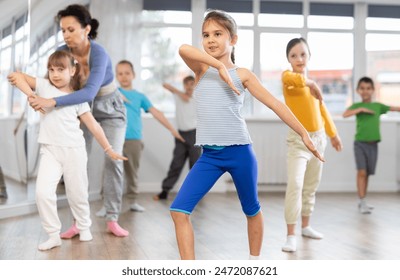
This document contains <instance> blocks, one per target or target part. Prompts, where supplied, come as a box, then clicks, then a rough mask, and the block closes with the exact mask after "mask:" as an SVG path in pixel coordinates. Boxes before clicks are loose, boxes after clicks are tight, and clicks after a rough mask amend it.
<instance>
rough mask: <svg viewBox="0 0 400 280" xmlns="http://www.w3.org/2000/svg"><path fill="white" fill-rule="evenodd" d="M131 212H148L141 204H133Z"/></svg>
mask: <svg viewBox="0 0 400 280" xmlns="http://www.w3.org/2000/svg"><path fill="white" fill-rule="evenodd" d="M130 208H131V211H136V212H143V211H144V210H146V209H145V208H144V207H143V206H141V205H140V204H137V203H136V202H135V203H132V204H131V207H130Z"/></svg>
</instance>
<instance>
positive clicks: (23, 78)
mask: <svg viewBox="0 0 400 280" xmlns="http://www.w3.org/2000/svg"><path fill="white" fill-rule="evenodd" d="M7 79H8V81H9V82H10V84H11V85H13V86H16V87H17V88H19V90H20V91H22V93H24V94H25V95H26V96H27V97H28V98H30V97H32V98H34V97H36V95H35V93H34V92H33V90H34V89H35V88H36V78H34V77H32V76H29V75H27V74H25V73H21V72H12V73H11V74H9V75H8V76H7ZM39 111H40V112H41V113H43V114H45V113H46V112H45V110H44V109H39Z"/></svg>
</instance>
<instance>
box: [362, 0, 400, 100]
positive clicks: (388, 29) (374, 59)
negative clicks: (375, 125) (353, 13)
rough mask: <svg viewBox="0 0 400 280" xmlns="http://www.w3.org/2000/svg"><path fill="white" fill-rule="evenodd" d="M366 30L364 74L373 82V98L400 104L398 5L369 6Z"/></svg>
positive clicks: (399, 8)
mask: <svg viewBox="0 0 400 280" xmlns="http://www.w3.org/2000/svg"><path fill="white" fill-rule="evenodd" d="M384 15H386V16H387V17H383V16H384ZM366 29H367V33H366V37H365V42H366V43H365V46H366V52H367V55H366V57H367V75H368V76H370V77H371V78H372V79H373V80H374V82H375V98H376V100H377V101H379V102H382V103H385V104H388V105H392V106H400V6H379V5H371V6H369V8H368V18H367V19H366Z"/></svg>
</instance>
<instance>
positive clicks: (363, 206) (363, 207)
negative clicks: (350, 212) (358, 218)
mask: <svg viewBox="0 0 400 280" xmlns="http://www.w3.org/2000/svg"><path fill="white" fill-rule="evenodd" d="M358 209H359V210H360V213H361V214H371V210H372V208H370V207H369V206H368V205H367V204H366V203H360V204H358Z"/></svg>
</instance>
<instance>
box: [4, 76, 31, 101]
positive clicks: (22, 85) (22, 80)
mask: <svg viewBox="0 0 400 280" xmlns="http://www.w3.org/2000/svg"><path fill="white" fill-rule="evenodd" d="M7 79H8V81H9V82H10V84H11V85H13V86H16V87H17V88H19V89H20V90H21V91H22V92H23V93H24V94H25V95H26V96H28V97H30V96H31V95H34V92H33V90H34V89H35V88H36V79H35V78H34V77H31V76H29V75H27V74H24V73H21V72H13V73H11V74H9V75H8V76H7Z"/></svg>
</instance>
